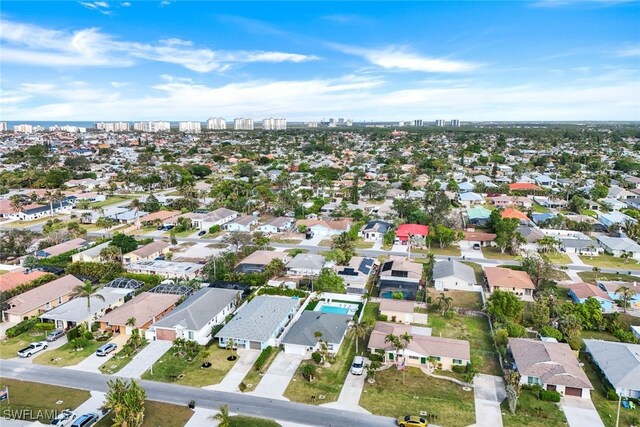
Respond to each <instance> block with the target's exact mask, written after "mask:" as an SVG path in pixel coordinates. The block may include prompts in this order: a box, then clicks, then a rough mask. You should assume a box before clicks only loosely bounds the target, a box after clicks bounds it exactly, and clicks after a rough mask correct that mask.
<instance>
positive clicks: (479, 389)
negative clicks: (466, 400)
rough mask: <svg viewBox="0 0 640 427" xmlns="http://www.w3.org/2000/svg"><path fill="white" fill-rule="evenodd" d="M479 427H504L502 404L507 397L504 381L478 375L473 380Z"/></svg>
mask: <svg viewBox="0 0 640 427" xmlns="http://www.w3.org/2000/svg"><path fill="white" fill-rule="evenodd" d="M473 387H474V390H473V397H474V401H475V408H476V424H475V426H477V427H502V412H501V411H500V402H502V401H503V400H504V399H505V397H507V392H506V390H505V386H504V379H502V378H501V377H496V376H494V375H485V374H478V375H476V376H475V378H474V379H473Z"/></svg>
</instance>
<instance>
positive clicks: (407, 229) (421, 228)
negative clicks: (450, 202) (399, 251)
mask: <svg viewBox="0 0 640 427" xmlns="http://www.w3.org/2000/svg"><path fill="white" fill-rule="evenodd" d="M428 235H429V227H428V226H426V225H420V224H402V225H400V226H398V229H397V230H396V244H400V245H406V244H407V242H408V241H409V238H410V236H411V237H416V236H420V237H424V238H425V239H426V238H427V236H428Z"/></svg>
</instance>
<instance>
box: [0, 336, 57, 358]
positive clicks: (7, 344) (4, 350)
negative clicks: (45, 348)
mask: <svg viewBox="0 0 640 427" xmlns="http://www.w3.org/2000/svg"><path fill="white" fill-rule="evenodd" d="M46 337H47V334H46V333H44V332H38V333H35V332H34V333H33V334H32V333H31V332H25V333H24V334H20V335H18V336H17V337H13V338H7V339H5V340H2V341H1V342H0V344H1V345H0V359H10V358H12V357H16V353H17V352H18V350H21V349H23V348H25V347H26V346H27V345H29V344H31V343H32V342H35V341H44V340H45V338H46Z"/></svg>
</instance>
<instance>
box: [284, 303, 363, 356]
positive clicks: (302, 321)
mask: <svg viewBox="0 0 640 427" xmlns="http://www.w3.org/2000/svg"><path fill="white" fill-rule="evenodd" d="M352 320H353V317H352V316H350V315H348V314H335V313H322V312H320V311H303V312H302V314H301V315H300V317H299V318H298V320H296V322H295V323H294V324H293V326H292V327H291V329H290V330H289V331H288V332H287V334H286V335H285V336H284V339H283V340H282V344H284V352H285V353H286V354H297V355H300V356H307V355H310V354H311V353H313V352H314V351H316V350H318V349H319V348H320V343H319V341H318V338H317V337H316V334H317V333H318V332H320V334H322V335H321V336H320V339H322V341H324V342H325V343H326V345H327V351H328V352H329V353H331V354H336V353H338V350H340V346H341V345H342V341H343V340H344V336H345V335H346V333H347V330H348V329H349V324H350V323H351V321H352Z"/></svg>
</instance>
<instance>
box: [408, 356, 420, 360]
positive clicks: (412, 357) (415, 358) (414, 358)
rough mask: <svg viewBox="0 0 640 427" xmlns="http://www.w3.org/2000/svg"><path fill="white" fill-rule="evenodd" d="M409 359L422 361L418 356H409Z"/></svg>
mask: <svg viewBox="0 0 640 427" xmlns="http://www.w3.org/2000/svg"><path fill="white" fill-rule="evenodd" d="M408 357H409V359H411V360H418V359H420V358H419V357H418V356H408Z"/></svg>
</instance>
